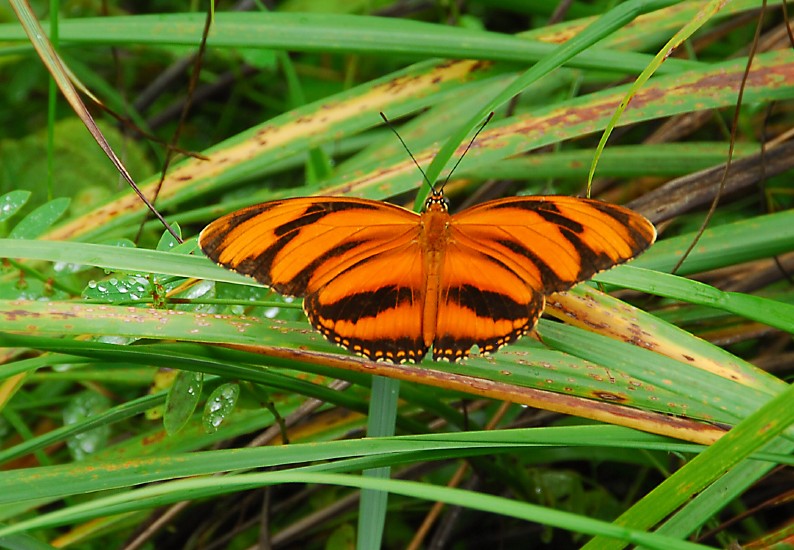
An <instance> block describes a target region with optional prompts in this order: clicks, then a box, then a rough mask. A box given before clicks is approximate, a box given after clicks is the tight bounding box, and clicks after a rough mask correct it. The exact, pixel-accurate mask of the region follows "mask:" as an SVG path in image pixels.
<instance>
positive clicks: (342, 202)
mask: <svg viewBox="0 0 794 550" xmlns="http://www.w3.org/2000/svg"><path fill="white" fill-rule="evenodd" d="M417 225H418V216H417V214H415V213H414V212H411V211H410V210H406V209H404V208H400V207H399V206H394V205H391V204H388V203H383V202H378V201H370V200H364V199H350V198H342V197H338V198H334V197H323V198H310V197H309V198H295V199H285V200H279V201H272V202H266V203H262V204H257V205H254V206H250V207H248V208H243V209H241V210H238V211H236V212H232V213H231V214H228V215H226V216H223V217H222V218H219V219H217V220H215V221H214V222H212V223H211V224H210V225H208V226H207V227H206V228H205V229H204V230H203V231H202V232H201V235H200V236H199V246H200V247H201V249H202V250H203V251H204V253H205V254H206V255H207V256H209V257H210V259H212V260H213V261H215V262H216V263H218V264H220V265H222V266H223V267H225V268H227V269H230V270H232V271H236V272H238V273H242V274H243V275H248V276H251V277H253V278H254V279H256V280H257V281H258V282H260V283H262V284H263V285H265V286H268V287H270V288H272V289H274V290H275V291H276V292H278V293H279V294H284V295H286V296H306V295H308V294H311V293H313V292H316V291H317V290H318V289H320V288H321V287H322V286H323V285H324V284H326V283H327V282H328V281H329V280H331V279H333V278H334V277H335V276H337V275H338V274H339V273H342V272H343V271H345V270H346V269H347V268H348V267H350V266H351V265H354V264H357V263H360V262H361V261H362V260H366V258H368V257H369V256H373V255H376V254H378V253H379V251H382V250H383V249H389V248H393V247H394V246H397V245H396V244H394V242H395V241H397V242H399V241H400V239H401V238H403V237H404V236H405V235H411V236H413V234H414V233H415V232H416V231H417Z"/></svg>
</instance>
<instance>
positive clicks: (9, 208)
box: [0, 189, 30, 222]
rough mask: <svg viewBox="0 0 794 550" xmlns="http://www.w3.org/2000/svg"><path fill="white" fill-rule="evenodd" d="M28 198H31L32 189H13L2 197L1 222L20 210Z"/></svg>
mask: <svg viewBox="0 0 794 550" xmlns="http://www.w3.org/2000/svg"><path fill="white" fill-rule="evenodd" d="M28 199H30V191H23V190H21V189H17V190H15V191H11V192H9V193H6V194H5V195H3V196H2V197H0V222H4V221H6V220H7V219H8V218H10V217H11V216H13V215H14V214H16V213H17V212H19V209H20V208H22V207H23V206H25V204H27V202H28Z"/></svg>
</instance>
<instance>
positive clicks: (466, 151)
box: [441, 111, 493, 189]
mask: <svg viewBox="0 0 794 550" xmlns="http://www.w3.org/2000/svg"><path fill="white" fill-rule="evenodd" d="M492 118H493V111H491V112H490V113H488V116H487V117H485V121H483V123H482V124H481V125H480V127H479V128H477V131H476V132H474V135H473V136H472V137H471V141H469V144H468V145H467V146H466V150H465V151H463V154H462V155H461V156H460V158H459V159H458V162H456V163H455V166H453V167H452V170H450V171H449V174H447V179H445V180H444V183H443V184H442V185H441V189H444V187H446V185H447V182H448V181H449V178H451V177H452V174H453V173H454V172H455V170H456V169H457V167H458V164H460V161H462V160H463V157H465V156H466V153H468V152H469V149H471V146H472V145H474V141H475V140H476V139H477V136H479V135H480V132H482V131H483V129H484V128H485V125H486V124H488V123H489V122H491V119H492Z"/></svg>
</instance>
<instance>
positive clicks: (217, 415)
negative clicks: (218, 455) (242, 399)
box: [203, 382, 240, 433]
mask: <svg viewBox="0 0 794 550" xmlns="http://www.w3.org/2000/svg"><path fill="white" fill-rule="evenodd" d="M239 395H240V386H239V385H238V384H236V383H234V382H227V383H226V384H221V385H220V386H218V387H217V388H215V390H214V391H213V392H212V393H211V394H210V397H209V399H207V404H206V405H205V406H204V418H203V422H204V429H205V430H206V432H207V433H215V432H217V431H218V428H220V425H221V424H222V423H223V421H224V420H225V419H226V417H227V416H229V415H230V414H231V413H232V411H233V410H234V405H235V404H236V403H237V397H238V396H239Z"/></svg>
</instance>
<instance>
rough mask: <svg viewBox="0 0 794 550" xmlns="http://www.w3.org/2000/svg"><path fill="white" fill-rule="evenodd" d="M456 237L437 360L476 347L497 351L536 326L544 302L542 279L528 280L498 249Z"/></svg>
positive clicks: (447, 259)
mask: <svg viewBox="0 0 794 550" xmlns="http://www.w3.org/2000/svg"><path fill="white" fill-rule="evenodd" d="M452 235H453V240H454V242H452V243H450V245H449V246H448V248H447V250H446V253H445V256H444V266H443V274H444V276H443V282H442V286H441V293H440V296H439V304H438V317H437V322H436V329H435V340H434V342H433V359H435V360H438V359H446V360H449V361H457V360H458V359H461V358H464V357H467V356H468V355H469V350H470V349H471V347H472V346H474V345H476V346H477V347H478V349H479V351H480V353H491V352H493V351H496V350H497V349H499V348H501V347H502V346H504V345H505V344H508V343H509V342H512V341H515V340H517V339H518V338H520V337H521V336H523V335H524V334H525V333H526V332H527V331H528V330H530V329H531V328H532V327H533V326H534V325H535V323H536V322H537V319H538V317H539V316H540V313H541V312H542V311H543V304H544V296H543V293H542V292H541V288H540V281H539V280H535V281H534V284H533V283H532V281H529V279H528V278H522V276H521V275H526V272H525V271H523V270H522V271H521V275H519V273H516V271H514V270H513V269H511V266H510V265H508V264H506V263H505V262H504V261H502V259H501V258H499V257H497V255H496V254H493V253H492V251H489V250H487V248H483V247H481V246H477V247H473V246H469V245H468V244H467V239H465V238H463V235H460V234H456V233H453V234H452ZM472 244H475V243H472ZM528 281H529V284H528Z"/></svg>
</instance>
